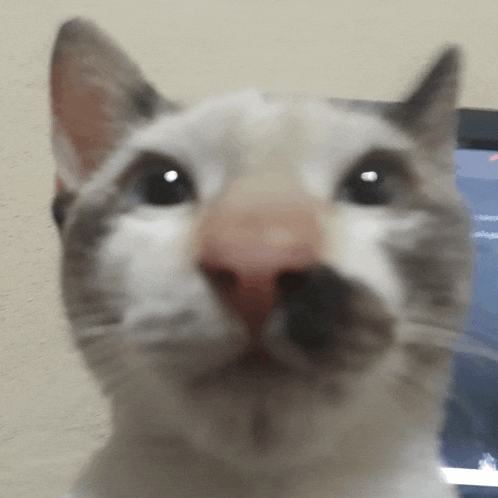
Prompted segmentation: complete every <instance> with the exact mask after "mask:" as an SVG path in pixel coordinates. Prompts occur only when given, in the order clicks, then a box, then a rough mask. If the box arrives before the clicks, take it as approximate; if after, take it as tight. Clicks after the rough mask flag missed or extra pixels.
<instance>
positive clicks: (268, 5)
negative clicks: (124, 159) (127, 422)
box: [0, 0, 498, 498]
mask: <svg viewBox="0 0 498 498" xmlns="http://www.w3.org/2000/svg"><path fill="white" fill-rule="evenodd" d="M138 5H140V7H138ZM75 15H84V16H88V17H91V18H94V19H95V20H96V21H97V22H98V23H99V24H100V25H101V26H102V27H104V28H105V29H106V30H108V31H109V32H110V33H112V34H113V35H114V36H115V37H116V39H117V40H119V41H120V42H121V43H122V44H123V46H124V47H125V48H126V49H127V50H128V51H129V52H130V53H131V54H132V56H133V57H134V58H136V59H137V60H139V61H141V64H142V66H143V69H144V71H145V73H146V74H147V75H148V76H149V78H150V79H151V81H153V82H154V83H157V86H158V87H159V88H161V89H162V90H163V91H164V92H165V93H167V94H168V95H169V96H170V97H173V98H186V99H189V98H191V97H193V96H195V95H196V96H206V95H211V94H217V93H222V92H225V91H229V90H234V89H237V88H239V87H243V86H259V87H263V88H265V89H267V90H272V89H275V90H276V89H279V90H285V91H300V92H312V93H314V94H323V95H330V96H344V97H356V98H365V99H394V98H397V97H399V96H400V94H401V93H403V89H404V87H405V85H407V84H408V83H409V82H411V81H412V79H413V77H414V76H415V75H417V73H418V71H419V69H420V67H421V66H423V65H424V64H425V63H426V61H427V60H428V58H429V57H430V56H431V55H432V54H434V53H435V52H436V51H437V50H438V49H439V47H440V46H441V45H443V44H445V43H448V42H451V43H454V42H457V43H459V44H460V45H461V46H462V48H463V50H464V53H465V62H466V68H465V74H464V82H463V90H462V97H461V104H462V105H465V106H477V107H489V108H495V109H496V108H498V63H497V59H496V52H497V48H498V43H497V41H496V40H497V37H496V30H497V21H498V4H497V2H496V0H480V1H476V2H468V1H466V0H458V1H457V0H453V1H451V0H447V1H444V2H443V1H438V0H429V1H428V0H417V1H415V0H411V1H407V0H383V1H372V0H348V1H340V2H334V1H333V0H307V1H304V0H302V1H298V0H204V1H197V2H192V1H188V0H183V1H172V0H154V1H152V0H140V1H138V2H134V1H129V0H126V1H121V2H116V1H109V0H107V1H104V0H99V1H90V0H81V1H73V0H71V1H67V0H66V1H64V0H58V1H55V0H54V1H50V0H39V1H36V0H31V1H23V0H1V2H0V58H1V59H0V63H1V67H2V73H1V75H0V88H1V92H0V100H1V102H0V110H1V111H0V112H1V116H2V117H1V119H0V168H1V170H0V171H1V176H0V189H1V192H0V206H1V211H0V216H1V219H2V226H1V229H2V234H3V239H2V244H1V254H2V260H1V264H0V272H1V279H0V286H1V294H2V299H1V301H0V309H1V310H2V314H1V316H0V323H1V326H2V357H1V358H0V373H1V376H2V393H3V396H2V406H1V412H2V415H3V416H4V419H3V422H2V426H1V430H2V434H1V438H2V439H1V440H2V445H1V446H0V459H1V460H2V462H1V465H0V467H1V468H2V474H1V475H0V496H2V497H6V498H21V497H22V498H30V497H33V498H48V497H57V496H58V494H60V493H61V492H63V491H64V490H66V489H67V488H68V486H69V483H70V481H71V478H72V476H73V474H74V472H76V471H77V469H78V468H79V467H80V466H81V464H82V463H83V461H84V460H85V458H86V457H87V456H88V454H89V452H90V451H91V450H92V449H94V448H95V447H97V446H98V445H99V444H101V442H102V437H103V436H104V435H105V434H106V430H107V427H106V420H107V419H106V411H105V406H104V404H103V402H102V401H101V399H100V398H99V396H98V394H97V393H96V391H95V389H94V385H93V383H92V381H91V380H90V379H89V377H88V376H87V374H86V372H85V371H84V370H83V369H82V367H81V363H80V360H79V357H78V355H77V354H75V353H74V352H73V351H72V349H71V347H70V343H69V340H68V338H67V336H66V333H65V328H66V325H65V322H64V320H63V318H62V313H61V310H60V305H59V299H58V290H57V263H56V260H57V257H58V244H57V238H56V233H55V230H54V228H53V226H52V223H51V220H50V218H49V214H48V206H49V202H50V196H51V193H52V188H53V170H54V163H53V160H52V158H51V155H50V145H49V116H48V93H47V71H48V59H49V53H50V49H51V44H52V41H53V38H54V35H55V30H56V28H57V25H58V24H59V23H60V22H61V21H63V20H65V19H67V18H69V17H71V16H75Z"/></svg>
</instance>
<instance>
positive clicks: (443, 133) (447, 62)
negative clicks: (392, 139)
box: [387, 47, 460, 160]
mask: <svg viewBox="0 0 498 498" xmlns="http://www.w3.org/2000/svg"><path fill="white" fill-rule="evenodd" d="M459 61H460V54H459V50H458V48H456V47H449V48H447V49H446V50H445V51H444V52H443V53H442V55H441V57H440V58H439V60H438V61H437V62H436V64H434V66H433V67H432V69H430V71H429V72H428V74H427V75H426V76H425V78H423V80H422V82H421V83H420V84H419V86H418V87H417V89H416V90H415V92H413V93H412V94H411V95H410V96H409V97H408V98H407V99H406V100H405V101H404V102H401V103H400V104H397V105H395V106H393V107H391V108H388V110H387V115H388V117H389V118H390V119H391V120H393V121H394V122H396V123H397V124H398V125H399V126H401V127H403V128H404V129H406V130H408V131H409V132H410V133H412V134H413V135H414V136H415V137H416V138H417V139H418V140H420V141H421V142H422V143H423V145H424V146H425V147H427V148H428V149H429V150H430V151H431V152H432V153H433V154H435V155H436V156H441V157H443V156H444V155H445V154H447V153H448V151H451V152H452V151H453V149H454V148H455V145H456V128H457V110H456V99H457V92H458V77H459ZM450 160H452V155H451V156H450Z"/></svg>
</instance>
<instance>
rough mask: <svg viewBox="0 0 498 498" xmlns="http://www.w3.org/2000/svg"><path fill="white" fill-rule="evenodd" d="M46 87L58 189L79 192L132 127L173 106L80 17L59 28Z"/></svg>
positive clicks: (105, 37) (118, 51)
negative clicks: (49, 90) (48, 93)
mask: <svg viewBox="0 0 498 498" xmlns="http://www.w3.org/2000/svg"><path fill="white" fill-rule="evenodd" d="M50 86H51V104H52V133H53V145H54V153H55V156H56V159H57V161H58V171H57V187H56V190H57V191H60V190H61V189H65V190H68V191H73V190H77V189H78V188H79V186H80V185H81V184H82V183H84V181H85V180H86V179H87V178H88V177H89V175H90V174H91V173H92V172H93V171H94V170H95V169H96V168H98V167H99V165H100V164H101V163H102V162H103V161H104V160H105V159H106V157H107V155H108V154H109V152H111V151H112V150H113V149H114V148H115V146H116V144H117V142H118V141H119V140H120V139H122V138H123V136H125V134H126V133H127V132H128V130H129V128H130V125H132V124H134V123H137V122H139V121H141V120H150V119H152V118H153V117H154V116H155V115H157V114H158V113H160V112H168V111H171V110H173V108H174V107H175V106H174V104H171V103H169V102H167V101H165V100H164V99H162V98H161V97H160V96H159V94H158V93H157V92H156V91H155V90H154V88H153V87H152V86H151V85H149V84H148V83H147V82H146V81H145V80H144V79H143V77H142V75H141V73H140V71H139V69H138V68H137V66H136V65H135V64H134V63H133V62H132V61H130V60H129V59H128V57H127V56H126V55H125V54H124V53H123V52H122V51H121V50H120V49H119V48H118V47H117V46H116V45H115V44H114V43H113V42H112V41H111V40H110V39H109V38H108V37H107V36H105V35H104V34H103V33H102V32H101V31H99V30H98V29H97V28H96V27H95V26H94V25H93V24H92V23H91V22H89V21H86V20H82V19H73V20H71V21H68V22H66V23H65V24H63V25H62V26H61V28H60V30H59V34H58V36H57V39H56V42H55V46H54V51H53V55H52V69H51V78H50Z"/></svg>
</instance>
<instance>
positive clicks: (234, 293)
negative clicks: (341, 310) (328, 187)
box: [200, 181, 323, 334]
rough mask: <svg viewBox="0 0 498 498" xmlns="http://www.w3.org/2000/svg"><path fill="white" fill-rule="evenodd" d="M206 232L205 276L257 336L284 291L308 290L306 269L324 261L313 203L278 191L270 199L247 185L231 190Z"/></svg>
mask: <svg viewBox="0 0 498 498" xmlns="http://www.w3.org/2000/svg"><path fill="white" fill-rule="evenodd" d="M262 190H263V192H262ZM251 192H252V197H251ZM265 194H266V195H265ZM201 232H202V236H201V241H200V246H201V247H200V263H201V267H202V269H203V271H204V273H205V275H206V276H207V278H208V279H209V281H210V282H211V283H212V284H213V286H214V288H215V289H216V291H217V292H218V293H219V294H220V295H221V296H222V297H223V298H224V299H225V300H226V301H228V302H229V303H230V305H231V306H232V308H233V310H234V311H235V312H236V313H237V314H238V315H239V317H240V318H241V319H242V320H243V321H244V322H245V323H246V324H247V325H248V327H249V330H250V331H251V333H253V334H258V332H259V330H260V329H261V326H262V324H263V322H264V320H265V319H266V317H267V315H268V313H269V312H270V311H271V310H272V309H273V308H274V307H275V305H276V304H277V303H278V302H279V300H280V299H281V297H282V293H283V291H285V290H288V289H289V288H293V287H299V286H300V285H303V284H304V280H305V278H306V277H305V274H306V268H308V267H310V266H312V265H316V264H319V263H320V261H321V260H322V250H323V240H322V238H323V237H322V234H321V230H320V226H319V221H318V215H317V209H316V206H314V204H313V201H312V200H310V199H309V198H307V197H306V196H304V195H303V196H295V195H294V196H292V195H288V194H286V193H282V192H279V191H272V192H271V195H268V192H264V187H263V188H262V186H261V185H258V190H257V191H252V190H251V189H250V188H249V186H248V185H247V181H246V182H245V183H243V184H235V185H232V187H231V189H230V191H229V192H228V193H227V195H226V196H225V197H224V198H223V200H222V201H221V202H220V203H219V204H218V205H217V206H216V209H213V210H212V211H211V212H210V213H209V215H208V216H207V217H206V220H205V222H204V224H203V227H202V230H201Z"/></svg>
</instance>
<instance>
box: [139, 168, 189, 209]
mask: <svg viewBox="0 0 498 498" xmlns="http://www.w3.org/2000/svg"><path fill="white" fill-rule="evenodd" d="M175 176H176V177H175ZM139 193H140V197H142V199H143V201H144V202H147V203H149V204H157V205H161V206H168V205H171V204H179V203H180V202H186V201H190V200H192V199H193V197H194V190H193V185H192V183H191V181H190V180H189V178H188V177H187V176H186V175H184V174H182V173H181V172H179V171H175V170H168V171H166V170H162V171H157V172H153V173H147V174H146V175H144V177H142V179H141V180H140V182H139Z"/></svg>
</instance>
